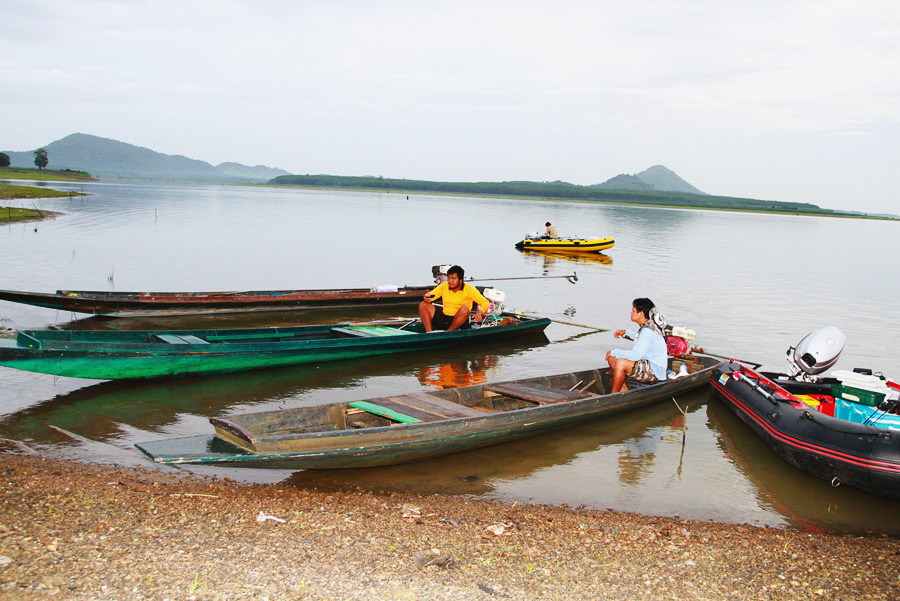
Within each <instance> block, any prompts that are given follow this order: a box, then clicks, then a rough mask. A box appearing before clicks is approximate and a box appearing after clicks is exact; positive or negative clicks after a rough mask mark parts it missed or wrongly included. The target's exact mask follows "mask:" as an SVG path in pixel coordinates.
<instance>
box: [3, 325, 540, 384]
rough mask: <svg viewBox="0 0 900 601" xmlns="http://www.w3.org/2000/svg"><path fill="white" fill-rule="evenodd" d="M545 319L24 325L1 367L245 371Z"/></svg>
mask: <svg viewBox="0 0 900 601" xmlns="http://www.w3.org/2000/svg"><path fill="white" fill-rule="evenodd" d="M549 324H550V320H549V319H547V318H532V317H527V316H524V315H519V314H514V313H501V314H499V315H489V316H488V317H487V318H486V319H485V320H484V324H483V325H473V326H472V327H471V328H469V329H464V330H455V331H452V332H445V331H433V332H429V333H425V331H424V329H423V327H422V324H421V322H420V321H419V320H418V319H399V318H398V319H395V320H385V321H381V322H364V323H338V324H327V325H312V326H296V327H277V328H237V329H217V330H25V331H22V332H19V334H18V336H17V338H16V339H15V340H0V365H3V366H6V367H13V368H16V369H22V370H25V371H34V372H39V373H45V374H52V375H57V376H70V377H76V378H94V379H100V380H115V379H128V378H158V377H166V376H180V375H185V374H209V373H227V372H235V371H244V370H249V369H257V368H263V367H276V366H283V365H297V364H302V363H318V362H322V361H335V360H339V359H353V358H356V357H369V356H372V355H379V354H387V353H399V352H408V351H425V350H431V349H436V348H442V347H447V346H452V345H476V344H482V343H485V342H488V341H493V340H497V339H503V338H509V337H513V336H522V335H526V334H540V333H541V332H543V330H544V329H545V328H546V327H547V326H548V325H549Z"/></svg>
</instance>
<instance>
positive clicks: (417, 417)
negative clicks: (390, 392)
mask: <svg viewBox="0 0 900 601" xmlns="http://www.w3.org/2000/svg"><path fill="white" fill-rule="evenodd" d="M377 401H378V402H377V403H374V402H371V401H354V402H352V403H348V404H349V405H350V406H351V407H353V408H355V409H362V410H363V411H367V412H368V413H374V414H375V415H380V416H382V417H386V418H388V419H391V420H394V421H395V422H400V423H401V424H416V423H419V422H434V421H440V420H442V419H446V418H445V417H443V416H441V415H436V414H434V413H428V412H426V411H422V410H420V409H414V408H413V407H407V406H405V405H401V404H400V403H395V402H393V401H392V400H390V399H377Z"/></svg>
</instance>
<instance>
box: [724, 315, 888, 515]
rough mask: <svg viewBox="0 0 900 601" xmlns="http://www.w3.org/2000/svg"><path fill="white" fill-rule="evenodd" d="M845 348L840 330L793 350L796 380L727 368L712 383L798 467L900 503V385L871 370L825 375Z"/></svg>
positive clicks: (731, 363) (731, 365) (829, 331)
mask: <svg viewBox="0 0 900 601" xmlns="http://www.w3.org/2000/svg"><path fill="white" fill-rule="evenodd" d="M829 340H830V341H831V344H830V345H829V344H828V342H826V341H829ZM843 342H844V339H843V334H842V333H841V332H840V330H838V329H837V328H834V327H831V326H830V327H828V328H823V329H822V330H818V331H817V332H814V333H813V334H810V335H809V336H807V337H806V338H804V340H803V341H801V343H800V344H798V345H797V347H796V348H791V349H790V350H789V351H788V356H789V362H791V364H792V369H791V371H790V372H789V373H783V374H782V373H771V372H757V371H755V370H754V369H753V368H751V367H748V366H747V365H745V364H743V363H740V362H738V361H728V362H725V363H722V364H721V365H719V366H718V367H716V368H715V370H714V371H713V375H712V378H711V380H710V381H711V383H712V385H713V388H714V389H715V391H716V393H717V394H718V396H719V397H720V398H721V399H722V400H723V401H724V402H725V404H726V405H728V407H730V408H731V409H732V410H733V411H734V412H735V414H736V415H737V416H738V417H739V418H740V419H741V420H742V421H743V422H744V423H745V424H747V425H748V426H749V427H750V428H751V429H752V430H753V431H754V432H756V433H757V434H758V435H759V436H760V437H761V438H762V439H763V440H764V441H765V442H766V443H767V444H768V445H769V446H771V447H772V449H773V450H774V451H775V452H776V453H778V455H780V456H781V457H782V458H783V459H785V460H786V461H788V462H789V463H791V464H792V465H794V466H795V467H797V468H799V469H802V470H804V471H806V472H808V473H810V474H812V475H814V476H818V477H819V478H823V479H825V480H828V481H830V482H831V483H832V485H834V486H838V485H845V486H850V487H853V488H857V489H859V490H863V491H865V492H868V493H871V494H874V495H878V496H881V497H886V498H889V499H897V500H900V415H898V405H900V384H898V383H897V382H894V381H892V380H890V379H888V378H884V377H883V376H880V375H877V374H872V373H871V371H870V370H867V369H856V370H854V371H852V372H847V371H833V372H831V374H830V375H829V376H822V375H820V374H822V373H823V372H824V371H825V370H827V369H828V368H830V367H832V366H833V365H834V363H835V362H836V361H837V357H838V355H839V354H840V352H841V350H842V349H843Z"/></svg>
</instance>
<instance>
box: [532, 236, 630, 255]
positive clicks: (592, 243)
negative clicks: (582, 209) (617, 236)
mask: <svg viewBox="0 0 900 601" xmlns="http://www.w3.org/2000/svg"><path fill="white" fill-rule="evenodd" d="M615 243H616V242H615V240H613V239H612V238H530V237H529V238H525V239H524V240H521V241H519V242H517V243H516V248H518V249H520V250H552V251H554V252H564V253H596V252H600V251H603V250H606V249H608V248H612V247H613V245H614V244H615Z"/></svg>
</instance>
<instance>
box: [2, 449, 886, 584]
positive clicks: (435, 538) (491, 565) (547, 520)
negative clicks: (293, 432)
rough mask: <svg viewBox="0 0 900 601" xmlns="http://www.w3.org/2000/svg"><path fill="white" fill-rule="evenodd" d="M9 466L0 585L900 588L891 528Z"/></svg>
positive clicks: (78, 467) (40, 463)
mask: <svg viewBox="0 0 900 601" xmlns="http://www.w3.org/2000/svg"><path fill="white" fill-rule="evenodd" d="M7 450H10V449H7ZM13 451H14V449H13ZM0 474H2V478H0V596H2V597H3V598H5V599H11V600H12V599H28V600H30V599H47V598H57V599H100V600H105V599H136V600H140V599H159V600H163V599H172V600H175V599H198V600H199V599H223V600H224V599H228V600H231V599H260V600H262V599H270V600H276V599H347V600H356V599H359V600H364V599H365V600H372V599H385V600H430V599H485V600H486V599H547V600H576V599H577V600H583V599H716V600H720V599H729V598H734V599H842V600H849V599H885V600H896V599H898V598H900V541H898V540H896V539H891V538H886V537H876V536H865V537H862V536H835V535H822V534H812V533H805V532H797V531H791V530H779V529H772V528H757V527H753V526H741V525H728V524H714V523H706V522H695V521H687V520H679V519H674V518H656V517H647V516H640V515H633V514H625V513H618V512H610V511H593V510H576V509H570V508H566V507H550V506H543V505H505V504H499V503H490V502H484V501H475V500H470V499H465V498H458V497H447V496H417V495H410V494H399V493H384V494H382V493H373V492H370V491H366V490H342V491H322V490H303V489H297V488H293V487H289V486H286V485H245V484H239V483H236V482H234V481H231V480H228V479H212V478H202V477H198V476H195V475H192V474H188V473H186V472H182V471H178V470H174V469H165V470H145V469H138V468H125V467H111V466H98V465H87V464H81V463H72V462H62V461H57V460H50V459H44V458H41V457H38V456H31V455H25V454H16V453H15V452H10V453H8V454H3V455H0ZM894 519H900V518H897V517H896V516H894Z"/></svg>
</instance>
